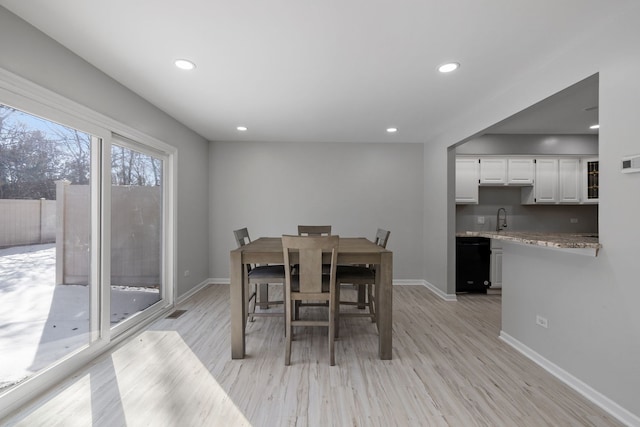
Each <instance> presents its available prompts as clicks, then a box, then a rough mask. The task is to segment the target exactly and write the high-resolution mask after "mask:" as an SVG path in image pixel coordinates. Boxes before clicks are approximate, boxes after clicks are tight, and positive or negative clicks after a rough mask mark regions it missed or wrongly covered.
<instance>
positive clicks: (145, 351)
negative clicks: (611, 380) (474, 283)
mask: <svg viewBox="0 0 640 427" xmlns="http://www.w3.org/2000/svg"><path fill="white" fill-rule="evenodd" d="M179 308H181V309H186V310H187V312H186V313H185V314H184V315H182V316H181V317H179V318H177V319H162V320H160V321H158V322H156V323H155V324H153V326H152V327H150V328H149V329H148V330H146V331H145V332H143V333H141V334H140V335H138V336H136V337H135V338H133V339H131V341H130V342H128V343H127V344H125V345H124V346H122V347H120V348H119V349H117V350H116V351H114V352H113V353H112V354H110V355H107V356H105V357H102V358H101V359H99V360H98V361H96V362H95V363H94V364H93V365H92V366H90V367H89V368H88V369H86V370H84V371H83V372H80V373H78V375H77V376H75V377H74V378H71V379H70V380H69V381H68V382H67V383H66V384H63V385H61V386H59V387H57V388H56V389H55V390H54V391H53V392H52V393H51V394H50V395H49V396H48V397H45V398H44V399H41V400H40V401H38V402H37V403H35V404H34V405H32V406H30V407H29V408H27V409H26V410H25V411H23V412H22V413H21V414H20V415H19V416H17V417H16V418H14V419H12V420H10V425H14V424H17V425H22V426H109V427H111V426H242V425H251V426H330V425H333V426H536V427H538V426H546V425H548V426H614V425H619V424H618V423H617V422H616V421H615V420H614V419H612V417H610V416H608V415H607V414H606V413H604V412H603V411H601V410H600V409H598V408H597V407H595V406H594V405H593V404H591V403H590V402H588V401H587V400H585V399H584V398H582V397H581V396H579V395H578V394H577V393H576V392H574V391H572V390H571V389H569V388H568V387H567V386H565V385H564V384H562V383H561V382H559V381H558V380H557V379H555V378H554V377H552V376H551V375H550V374H548V373H547V372H546V371H544V370H543V369H542V368H540V367H538V366H537V365H536V364H534V363H533V362H531V361H529V360H528V359H526V358H525V357H524V356H522V355H520V354H519V353H518V352H516V351H515V350H513V349H512V348H510V347H509V346H508V345H506V344H505V343H503V342H502V341H500V340H499V339H498V334H499V331H500V295H499V294H497V295H469V296H466V295H462V296H459V301H458V302H445V301H442V300H440V299H439V298H437V297H436V296H434V295H433V294H432V293H431V292H430V291H429V290H428V289H427V288H425V287H422V286H397V287H395V288H394V326H393V333H394V341H393V360H390V361H381V360H379V359H378V358H377V335H376V329H375V326H374V325H373V324H372V323H371V322H370V320H368V319H365V318H345V319H343V320H342V321H341V337H340V339H339V340H338V341H337V342H336V366H334V367H330V366H329V365H328V354H327V339H326V332H325V331H326V330H324V329H322V328H313V329H301V330H300V331H299V332H298V333H297V334H296V341H294V343H293V351H292V365H291V366H289V367H285V366H284V353H283V343H284V338H283V330H284V326H283V320H282V319H281V318H273V317H271V318H265V317H263V318H258V319H256V321H255V322H254V323H252V324H249V326H248V332H247V353H248V357H247V358H245V359H244V360H231V357H230V356H231V349H230V332H229V287H228V286H226V285H212V286H209V287H207V288H206V289H205V290H203V291H201V292H200V293H199V294H197V295H196V296H195V297H193V298H191V299H190V300H189V301H187V302H186V303H184V304H183V305H182V306H181V307H179Z"/></svg>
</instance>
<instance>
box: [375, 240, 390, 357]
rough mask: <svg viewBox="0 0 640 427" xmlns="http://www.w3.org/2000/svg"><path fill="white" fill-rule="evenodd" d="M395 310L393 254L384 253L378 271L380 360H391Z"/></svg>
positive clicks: (377, 314) (377, 319)
mask: <svg viewBox="0 0 640 427" xmlns="http://www.w3.org/2000/svg"><path fill="white" fill-rule="evenodd" d="M392 309H393V253H392V252H384V253H382V254H381V257H380V266H379V268H377V269H376V321H377V322H378V339H379V347H378V352H379V355H380V359H382V360H391V353H392V351H391V349H392V343H391V338H392V337H391V335H392V330H393V324H392Z"/></svg>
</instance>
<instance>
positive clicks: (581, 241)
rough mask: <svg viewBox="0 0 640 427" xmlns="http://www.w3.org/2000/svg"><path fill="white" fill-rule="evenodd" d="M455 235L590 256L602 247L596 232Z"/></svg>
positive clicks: (501, 232)
mask: <svg viewBox="0 0 640 427" xmlns="http://www.w3.org/2000/svg"><path fill="white" fill-rule="evenodd" d="M457 236H461V237H486V238H488V239H496V240H504V241H505V242H510V243H520V244H524V245H534V246H542V247H546V248H552V249H560V250H564V251H566V252H573V253H582V254H584V255H592V256H598V250H599V249H600V248H602V245H601V244H600V243H599V242H598V235H597V234H596V233H545V232H527V231H517V232H516V231H465V232H461V233H457Z"/></svg>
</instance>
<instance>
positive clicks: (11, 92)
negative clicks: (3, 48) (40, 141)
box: [0, 68, 178, 419]
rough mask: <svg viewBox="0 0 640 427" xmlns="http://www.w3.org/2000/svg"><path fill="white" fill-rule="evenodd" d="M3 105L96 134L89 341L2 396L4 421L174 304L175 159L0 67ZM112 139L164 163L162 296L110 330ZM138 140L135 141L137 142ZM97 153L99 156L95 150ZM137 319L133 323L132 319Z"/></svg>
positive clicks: (157, 143)
mask: <svg viewBox="0 0 640 427" xmlns="http://www.w3.org/2000/svg"><path fill="white" fill-rule="evenodd" d="M0 102H2V103H3V104H6V105H10V106H12V107H14V108H17V109H20V110H23V111H25V112H27V113H30V114H33V115H37V116H40V117H43V118H45V119H46V120H50V121H52V122H57V123H60V124H63V125H65V126H68V127H71V128H75V129H78V130H80V131H83V132H86V133H88V134H90V135H92V139H91V147H92V155H91V168H92V170H91V174H92V175H91V176H92V179H91V183H90V191H91V202H90V203H91V208H90V210H91V226H90V227H91V242H90V245H91V246H90V248H91V259H90V269H91V272H90V278H91V296H90V309H91V315H90V316H91V317H90V326H91V332H90V342H89V344H87V345H85V346H83V347H82V348H80V349H78V350H76V351H74V352H72V353H70V354H68V355H66V356H65V357H63V358H61V359H60V360H58V361H57V362H55V363H53V364H52V365H50V366H48V367H47V368H44V369H42V370H41V371H39V372H38V373H36V374H34V375H33V376H31V377H29V378H27V379H26V380H24V381H23V382H21V383H19V384H16V385H15V386H13V387H11V388H9V389H8V390H7V391H4V392H2V393H0V419H2V418H3V417H5V416H7V415H9V414H10V413H11V412H13V411H15V410H16V409H18V408H19V407H20V406H22V405H23V404H25V403H26V402H28V401H29V400H31V399H33V398H34V397H37V396H39V395H41V394H42V393H43V392H45V391H46V390H48V389H50V388H51V387H52V386H54V385H55V384H57V383H60V382H62V381H63V380H65V379H67V378H69V377H71V376H72V375H73V374H74V373H76V372H77V371H78V370H79V369H80V368H82V367H83V366H86V365H87V364H88V363H90V362H91V361H92V360H94V359H95V358H96V357H98V356H99V355H101V354H102V353H104V352H106V351H108V350H109V349H112V348H114V347H115V346H116V345H117V344H119V343H120V342H122V341H124V340H125V339H126V338H128V337H130V336H132V335H134V334H135V333H137V332H139V331H140V330H142V329H143V328H144V327H146V326H147V325H148V324H149V323H151V322H152V321H153V320H155V319H156V318H158V317H160V315H162V314H163V313H165V312H168V311H169V310H170V309H171V308H172V307H173V306H174V304H175V302H174V301H175V295H176V286H177V280H176V276H175V270H176V269H175V267H174V265H175V262H176V260H177V256H176V255H177V250H176V238H175V234H176V231H175V230H176V227H177V221H176V213H177V199H176V188H177V179H176V177H177V173H176V170H177V160H178V151H177V149H176V148H175V147H173V146H171V145H169V144H167V143H165V142H163V141H161V140H158V139H155V138H154V137H151V136H149V135H147V134H145V133H143V132H140V131H138V130H136V129H134V128H132V127H130V126H128V125H125V124H122V123H120V122H118V121H116V120H114V119H112V118H110V117H107V116H105V115H102V114H101V113H98V112H96V111H94V110H92V109H90V108H87V107H85V106H83V105H80V104H77V103H76V102H74V101H71V100H70V99H68V98H66V97H63V96H61V95H58V94H56V93H54V92H51V91H50V90H48V89H46V88H43V87H41V86H39V85H37V84H35V83H32V82H30V81H28V80H26V79H24V78H22V77H20V76H17V75H15V74H13V73H11V72H9V71H6V70H4V69H2V68H0ZM112 136H115V137H116V138H117V141H118V143H120V142H121V140H122V139H125V140H128V141H130V143H131V144H133V146H134V147H135V149H136V150H138V151H144V152H146V153H150V154H152V155H154V156H158V155H160V156H161V157H162V159H163V162H164V163H163V165H164V170H163V184H164V186H163V187H164V188H163V208H162V209H163V215H164V221H163V238H162V250H161V256H162V263H163V266H162V276H163V286H164V290H163V294H162V298H161V300H160V301H159V302H157V303H155V304H154V305H152V306H151V307H149V308H148V309H146V310H145V311H143V312H142V313H140V314H143V315H140V316H134V318H135V320H134V321H131V322H123V325H122V327H118V328H111V327H110V316H109V312H110V311H109V309H110V292H109V291H110V285H109V284H110V232H111V221H110V218H109V217H110V207H111V201H110V186H111V178H110V171H111V165H110V156H111V154H110V150H111V145H112V143H111V140H112ZM134 141H137V142H134ZM94 150H95V151H94ZM132 319H133V318H132Z"/></svg>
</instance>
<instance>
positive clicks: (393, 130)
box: [387, 128, 398, 133]
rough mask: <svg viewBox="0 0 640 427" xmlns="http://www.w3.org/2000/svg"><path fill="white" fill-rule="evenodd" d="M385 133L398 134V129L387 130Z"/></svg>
mask: <svg viewBox="0 0 640 427" xmlns="http://www.w3.org/2000/svg"><path fill="white" fill-rule="evenodd" d="M387 132H389V133H395V132H398V128H387Z"/></svg>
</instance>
